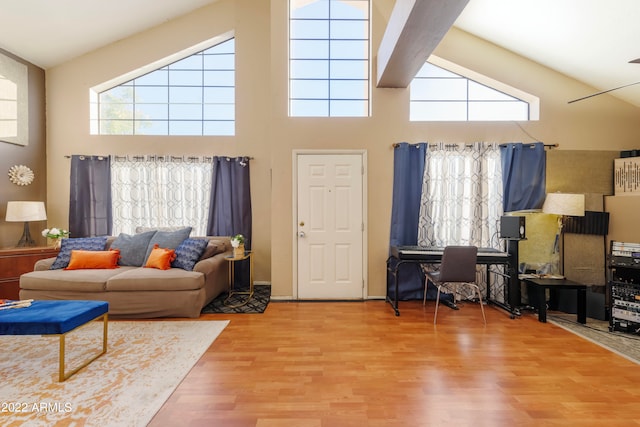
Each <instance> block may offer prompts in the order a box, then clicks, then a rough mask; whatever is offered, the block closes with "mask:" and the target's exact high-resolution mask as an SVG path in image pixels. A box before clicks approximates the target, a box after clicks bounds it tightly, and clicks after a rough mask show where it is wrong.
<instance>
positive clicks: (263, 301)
mask: <svg viewBox="0 0 640 427" xmlns="http://www.w3.org/2000/svg"><path fill="white" fill-rule="evenodd" d="M228 295H229V294H228V293H227V292H224V293H222V294H220V295H218V297H217V298H216V299H214V300H213V301H211V302H210V303H209V304H207V305H206V306H205V307H204V308H203V309H202V314H208V313H264V311H265V310H266V308H267V305H268V304H269V300H270V299H271V285H255V286H254V287H253V297H251V299H249V301H247V303H246V304H244V305H241V306H239V307H227V306H226V305H224V301H225V300H226V299H227V296H228ZM246 299H247V295H234V296H233V297H231V300H230V301H229V305H230V306H236V305H239V304H242V303H243V302H244V301H246Z"/></svg>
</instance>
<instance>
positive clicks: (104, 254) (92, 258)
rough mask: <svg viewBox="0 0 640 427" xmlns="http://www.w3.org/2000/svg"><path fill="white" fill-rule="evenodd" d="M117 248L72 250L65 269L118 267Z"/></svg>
mask: <svg viewBox="0 0 640 427" xmlns="http://www.w3.org/2000/svg"><path fill="white" fill-rule="evenodd" d="M118 259H120V251H119V250H117V249H116V250H110V251H81V250H72V251H71V259H70V260H69V265H68V266H67V267H66V268H65V270H82V269H92V268H118Z"/></svg>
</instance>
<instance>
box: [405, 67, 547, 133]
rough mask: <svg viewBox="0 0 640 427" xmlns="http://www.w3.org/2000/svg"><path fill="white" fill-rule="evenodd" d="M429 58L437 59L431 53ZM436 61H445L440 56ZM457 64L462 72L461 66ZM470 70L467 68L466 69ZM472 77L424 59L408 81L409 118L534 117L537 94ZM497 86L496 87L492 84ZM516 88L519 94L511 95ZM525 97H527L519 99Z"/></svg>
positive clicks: (518, 119)
mask: <svg viewBox="0 0 640 427" xmlns="http://www.w3.org/2000/svg"><path fill="white" fill-rule="evenodd" d="M432 60H434V61H435V60H437V59H435V58H433V57H432ZM439 62H442V63H445V61H444V60H439ZM448 65H449V66H450V68H457V69H459V70H461V72H462V73H464V72H465V71H468V70H464V69H463V68H462V67H457V66H456V67H454V66H453V64H448ZM470 73H471V72H470ZM472 74H474V79H471V78H468V77H465V76H464V75H463V74H458V73H455V72H453V71H449V70H447V69H445V68H442V67H439V66H437V65H434V64H433V63H431V62H425V64H424V65H423V66H422V68H421V69H420V71H419V72H418V74H417V75H416V76H415V77H414V79H413V81H412V82H411V88H410V119H411V121H527V120H536V119H537V117H538V98H536V97H534V96H532V95H529V94H526V93H524V92H522V91H519V90H517V89H515V88H511V87H509V86H507V85H505V84H503V83H500V82H497V81H495V80H491V79H489V78H488V77H485V76H481V75H479V74H477V73H472ZM495 86H500V89H497V88H495ZM514 92H517V94H518V95H520V96H514V94H513V93H514ZM523 98H528V100H526V99H523Z"/></svg>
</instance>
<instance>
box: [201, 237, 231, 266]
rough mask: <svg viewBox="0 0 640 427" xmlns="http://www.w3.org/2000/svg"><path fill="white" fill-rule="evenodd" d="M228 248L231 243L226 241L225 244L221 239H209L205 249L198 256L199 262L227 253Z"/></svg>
mask: <svg viewBox="0 0 640 427" xmlns="http://www.w3.org/2000/svg"><path fill="white" fill-rule="evenodd" d="M230 248H231V243H228V241H226V242H225V241H224V240H221V239H210V240H209V243H208V244H207V247H206V248H205V250H204V252H203V253H202V255H201V256H200V261H202V260H203V259H207V258H211V257H212V256H214V255H217V254H221V253H223V252H227V251H228V250H229V249H230Z"/></svg>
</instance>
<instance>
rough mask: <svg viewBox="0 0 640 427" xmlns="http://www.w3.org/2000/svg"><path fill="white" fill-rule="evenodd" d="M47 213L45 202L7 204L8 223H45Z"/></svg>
mask: <svg viewBox="0 0 640 427" xmlns="http://www.w3.org/2000/svg"><path fill="white" fill-rule="evenodd" d="M45 219H47V212H46V210H45V209H44V202H7V216H6V218H5V220H6V221H8V222H27V221H44V220H45Z"/></svg>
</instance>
